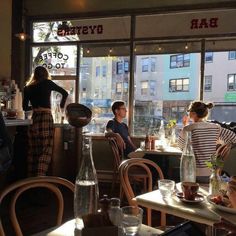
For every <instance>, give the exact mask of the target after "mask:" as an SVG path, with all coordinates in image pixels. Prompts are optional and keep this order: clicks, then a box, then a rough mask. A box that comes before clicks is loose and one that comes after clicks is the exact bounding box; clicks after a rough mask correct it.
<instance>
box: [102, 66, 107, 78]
mask: <svg viewBox="0 0 236 236" xmlns="http://www.w3.org/2000/svg"><path fill="white" fill-rule="evenodd" d="M106 76H107V67H106V66H102V77H106Z"/></svg>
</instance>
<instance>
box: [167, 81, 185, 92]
mask: <svg viewBox="0 0 236 236" xmlns="http://www.w3.org/2000/svg"><path fill="white" fill-rule="evenodd" d="M188 91H189V79H188V78H183V79H171V80H169V92H188Z"/></svg>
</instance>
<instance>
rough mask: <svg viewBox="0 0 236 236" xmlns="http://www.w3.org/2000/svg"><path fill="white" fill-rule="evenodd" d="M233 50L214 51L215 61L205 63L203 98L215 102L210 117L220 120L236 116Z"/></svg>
mask: <svg viewBox="0 0 236 236" xmlns="http://www.w3.org/2000/svg"><path fill="white" fill-rule="evenodd" d="M232 52H235V50H231V51H221V52H213V54H214V60H213V62H212V63H209V64H208V63H206V64H205V85H204V88H205V91H204V96H203V99H204V101H210V102H213V103H214V107H213V108H212V109H211V112H210V115H209V119H212V120H217V121H220V122H223V121H225V122H230V121H235V117H236V109H235V105H236V70H235V68H236V60H229V55H230V54H231V56H233V54H234V53H232ZM231 58H232V57H231ZM210 89H211V90H210ZM209 91H210V92H209Z"/></svg>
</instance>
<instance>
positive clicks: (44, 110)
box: [23, 66, 68, 177]
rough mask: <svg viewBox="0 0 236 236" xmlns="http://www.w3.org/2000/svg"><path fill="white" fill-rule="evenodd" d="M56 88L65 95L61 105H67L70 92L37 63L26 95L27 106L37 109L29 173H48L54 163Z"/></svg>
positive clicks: (26, 107) (26, 89)
mask: <svg viewBox="0 0 236 236" xmlns="http://www.w3.org/2000/svg"><path fill="white" fill-rule="evenodd" d="M52 91H56V92H58V93H60V94H61V95H62V99H61V101H60V107H61V108H62V109H64V105H65V102H66V99H67V96H68V93H67V92H66V90H64V89H63V88H61V87H60V86H58V85H56V84H55V83H54V82H53V81H52V80H51V78H50V75H49V72H48V70H47V69H46V68H45V67H43V66H37V67H36V68H35V70H34V74H33V75H32V76H31V78H30V79H29V81H28V82H27V83H26V86H25V87H24V99H23V110H24V111H25V112H26V111H29V110H31V109H32V110H33V115H32V121H33V124H32V125H31V126H30V128H29V131H28V139H29V142H28V143H29V147H28V157H27V161H28V163H27V166H28V177H32V176H44V175H47V172H48V167H49V165H50V163H51V157H52V151H53V135H54V129H53V117H52V113H51V103H50V98H51V92H52ZM29 102H30V103H31V105H32V107H30V106H29Z"/></svg>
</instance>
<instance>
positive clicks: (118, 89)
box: [116, 83, 122, 94]
mask: <svg viewBox="0 0 236 236" xmlns="http://www.w3.org/2000/svg"><path fill="white" fill-rule="evenodd" d="M116 93H118V94H121V93H122V83H116Z"/></svg>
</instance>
